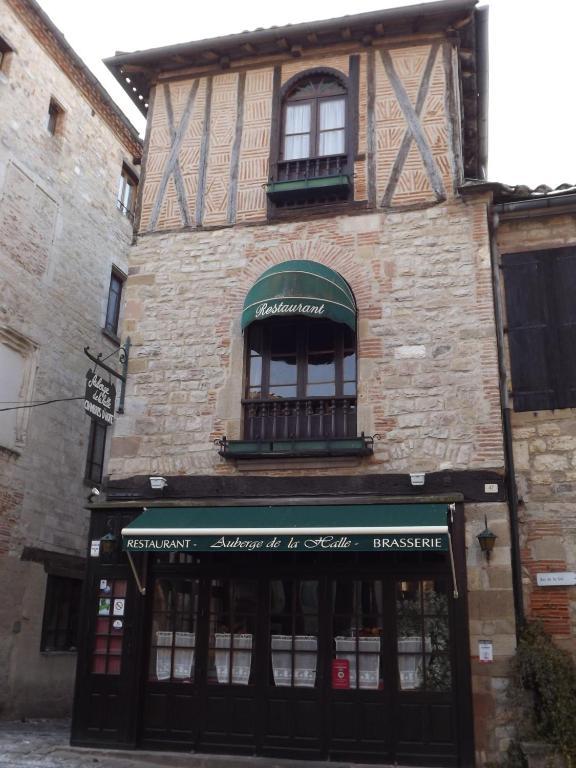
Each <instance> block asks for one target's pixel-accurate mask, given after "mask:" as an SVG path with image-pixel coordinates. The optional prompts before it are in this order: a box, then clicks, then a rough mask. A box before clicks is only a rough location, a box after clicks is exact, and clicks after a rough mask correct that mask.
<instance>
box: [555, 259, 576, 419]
mask: <svg viewBox="0 0 576 768" xmlns="http://www.w3.org/2000/svg"><path fill="white" fill-rule="evenodd" d="M552 253H553V254H554V258H553V260H552V269H553V284H554V294H555V295H554V303H553V307H552V311H551V314H552V316H553V317H554V319H555V325H556V329H557V342H556V345H555V353H556V355H555V365H554V369H555V370H554V378H555V383H556V388H557V401H558V405H557V407H558V408H574V407H576V248H559V249H557V250H556V251H554V252H552Z"/></svg>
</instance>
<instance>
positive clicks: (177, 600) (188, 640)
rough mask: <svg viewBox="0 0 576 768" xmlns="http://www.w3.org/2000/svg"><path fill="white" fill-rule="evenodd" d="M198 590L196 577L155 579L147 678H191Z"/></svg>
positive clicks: (154, 679)
mask: <svg viewBox="0 0 576 768" xmlns="http://www.w3.org/2000/svg"><path fill="white" fill-rule="evenodd" d="M199 593H200V590H199V582H198V580H197V579H182V578H177V577H167V578H160V579H156V581H155V583H154V598H153V607H152V635H151V643H150V645H151V654H150V667H149V670H148V679H149V680H153V681H157V682H170V681H172V682H181V683H191V682H193V680H194V660H195V658H194V657H195V650H196V629H197V622H198V596H199Z"/></svg>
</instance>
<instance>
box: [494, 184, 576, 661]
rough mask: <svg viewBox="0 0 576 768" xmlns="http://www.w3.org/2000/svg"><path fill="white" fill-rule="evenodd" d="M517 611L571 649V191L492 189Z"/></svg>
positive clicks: (575, 393) (575, 525)
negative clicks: (517, 557)
mask: <svg viewBox="0 0 576 768" xmlns="http://www.w3.org/2000/svg"><path fill="white" fill-rule="evenodd" d="M494 197H495V202H496V205H495V208H494V216H495V221H494V224H495V225H496V226H497V229H496V230H495V231H496V239H495V243H494V251H495V259H494V260H495V264H496V266H497V269H496V270H495V274H496V277H497V281H498V292H497V297H498V299H499V303H500V307H501V310H500V312H499V313H498V315H497V317H498V320H499V327H500V329H501V336H502V340H503V344H502V347H503V350H504V364H505V365H504V375H505V377H506V387H505V396H506V398H507V402H508V406H509V413H510V422H511V430H510V431H511V437H512V446H511V448H512V452H513V461H514V469H515V477H516V485H517V494H516V495H515V496H514V497H513V498H512V500H511V502H512V503H513V504H514V505H515V506H516V507H517V510H518V512H517V515H518V522H519V544H520V547H521V558H522V565H523V573H522V581H523V595H524V603H525V606H524V607H525V611H526V614H527V615H528V616H529V617H531V618H534V619H538V620H540V621H542V623H543V625H544V627H545V628H546V629H547V631H548V632H549V633H550V634H551V635H552V636H553V637H554V639H555V640H556V642H557V643H559V644H560V645H562V646H563V647H564V648H566V649H567V650H570V651H571V652H572V653H573V654H574V653H576V589H575V586H576V519H575V514H574V500H575V488H576V486H575V485H574V483H575V480H576V419H575V417H574V408H575V407H576V390H575V386H576V357H575V356H576V314H575V308H574V295H575V288H576V227H575V225H574V210H575V208H574V206H575V203H576V196H575V189H574V187H573V186H570V185H568V184H563V185H561V186H560V187H558V188H557V189H550V188H549V187H546V186H542V187H538V188H537V189H529V188H527V187H513V188H510V187H505V186H503V185H498V186H497V187H496V188H495V191H494Z"/></svg>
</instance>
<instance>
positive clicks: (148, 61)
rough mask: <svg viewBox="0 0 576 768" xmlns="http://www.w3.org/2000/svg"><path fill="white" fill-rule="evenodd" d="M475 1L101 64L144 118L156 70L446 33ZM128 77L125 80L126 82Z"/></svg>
mask: <svg viewBox="0 0 576 768" xmlns="http://www.w3.org/2000/svg"><path fill="white" fill-rule="evenodd" d="M476 4H477V0H441V1H440V2H434V3H426V4H419V5H413V6H406V7H403V8H392V9H387V10H380V11H370V12H368V13H360V14H355V15H351V16H342V17H339V18H334V19H326V20H322V21H316V22H305V23H302V24H293V25H292V24H291V25H287V26H283V27H272V28H269V29H262V30H255V31H253V32H242V33H240V34H234V35H227V36H223V37H216V38H212V39H207V40H197V41H192V42H188V43H179V44H177V45H169V46H163V47H161V48H152V49H149V50H144V51H135V52H133V53H117V54H116V55H115V56H112V57H109V58H107V59H104V63H105V64H106V66H107V67H108V68H109V69H110V70H111V72H112V73H113V74H114V76H115V77H116V79H117V80H118V81H119V82H120V84H121V85H122V87H123V88H124V90H125V91H126V92H127V93H128V95H129V96H130V97H131V99H132V101H133V102H134V103H135V104H136V106H138V108H139V109H140V111H141V112H142V113H143V114H144V115H146V112H147V108H146V107H145V104H147V102H148V98H149V95H150V85H151V81H152V80H153V79H154V78H155V77H156V75H157V74H158V73H159V72H166V71H170V70H179V69H187V68H193V67H210V66H216V67H218V68H222V69H225V68H228V67H229V66H231V64H233V63H234V62H235V61H239V60H244V61H245V60H247V59H250V58H252V57H255V56H270V55H279V54H284V55H286V54H292V55H300V54H301V52H302V51H303V50H305V49H306V48H318V47H319V46H325V45H334V44H335V43H342V42H346V41H349V42H360V43H362V44H363V45H370V44H371V43H372V41H376V40H378V39H389V38H393V37H398V36H400V35H410V34H425V33H433V32H440V31H445V30H446V29H447V28H449V27H450V26H451V25H452V24H458V23H459V22H462V20H463V19H466V18H467V16H469V15H470V14H471V13H472V12H473V11H474V8H475V6H476ZM127 78H128V81H127Z"/></svg>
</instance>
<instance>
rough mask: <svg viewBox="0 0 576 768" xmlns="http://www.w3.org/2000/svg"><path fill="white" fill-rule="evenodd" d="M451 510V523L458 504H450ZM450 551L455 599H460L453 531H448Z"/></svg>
mask: <svg viewBox="0 0 576 768" xmlns="http://www.w3.org/2000/svg"><path fill="white" fill-rule="evenodd" d="M448 509H449V511H450V523H451V524H452V525H453V524H454V512H455V511H456V504H450V505H449V507H448ZM448 551H449V552H450V568H451V570H452V585H453V587H454V592H453V595H454V599H455V600H457V599H458V583H457V581H456V566H455V565H454V551H453V549H452V531H451V530H449V531H448Z"/></svg>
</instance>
